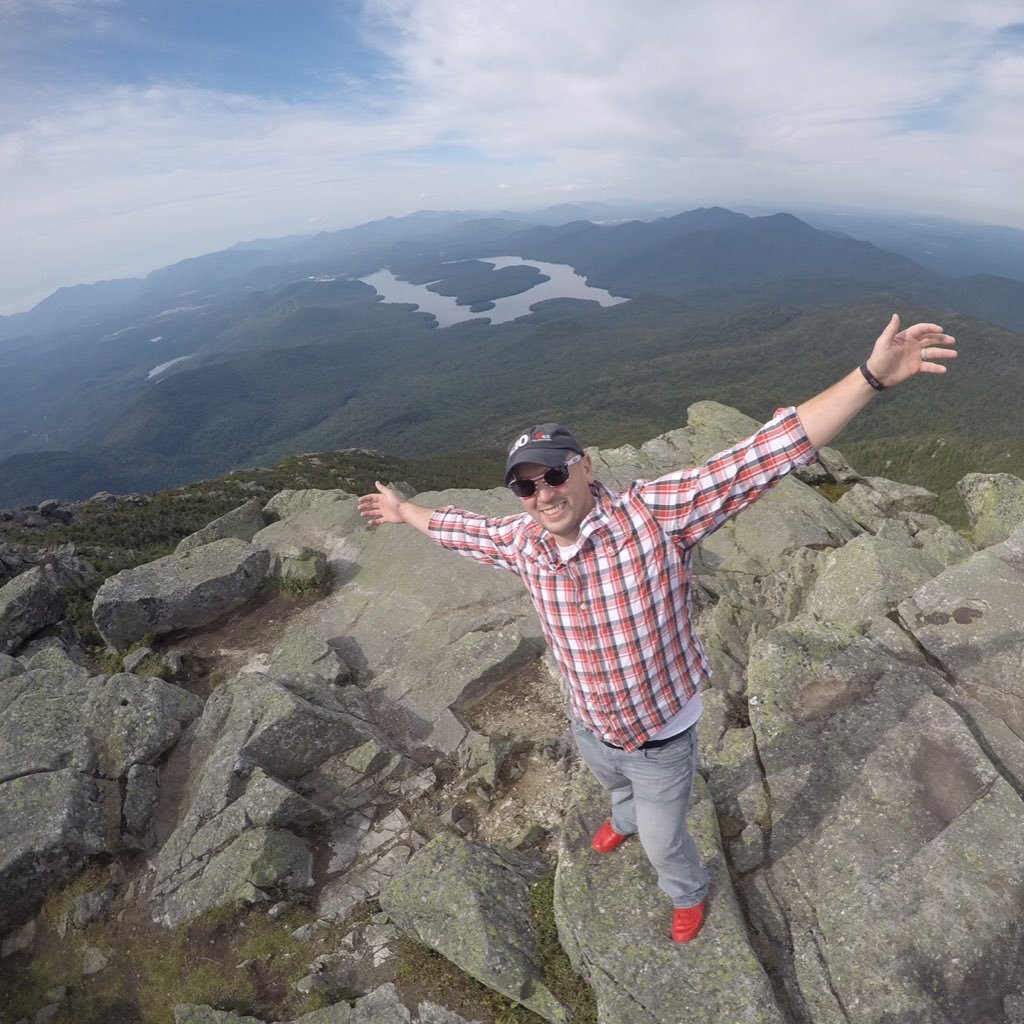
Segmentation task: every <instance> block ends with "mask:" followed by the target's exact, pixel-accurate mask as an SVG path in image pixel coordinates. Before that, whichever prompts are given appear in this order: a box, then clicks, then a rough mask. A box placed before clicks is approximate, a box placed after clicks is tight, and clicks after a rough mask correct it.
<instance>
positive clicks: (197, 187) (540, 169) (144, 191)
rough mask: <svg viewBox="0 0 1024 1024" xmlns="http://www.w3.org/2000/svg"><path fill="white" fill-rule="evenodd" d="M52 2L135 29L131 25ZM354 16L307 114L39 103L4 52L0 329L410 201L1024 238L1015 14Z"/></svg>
mask: <svg viewBox="0 0 1024 1024" xmlns="http://www.w3.org/2000/svg"><path fill="white" fill-rule="evenodd" d="M339 2H341V0H339ZM39 6H40V5H39V4H36V5H35V10H36V11H38V8H39ZM349 6H351V5H349ZM51 7H53V8H54V9H56V10H58V11H59V12H62V13H64V14H70V13H73V12H83V13H84V15H89V14H95V13H96V12H100V13H101V14H102V15H103V16H104V18H103V20H102V22H98V23H96V24H95V26H94V28H95V31H96V32H97V33H101V34H102V35H103V37H104V38H111V37H117V38H123V39H126V38H129V37H130V36H131V31H130V29H129V28H128V27H125V26H123V25H120V24H119V23H118V22H117V18H119V17H120V16H122V15H123V14H124V12H125V11H126V10H128V8H126V7H124V6H119V5H117V4H113V3H103V2H101V0H96V2H95V3H85V2H82V3H74V2H73V0H64V2H60V3H58V2H56V0H52V2H51ZM28 8H29V5H28V4H27V2H26V3H12V2H11V0H0V18H4V19H12V20H19V19H20V20H19V24H22V28H23V29H24V21H25V18H27V15H26V13H25V12H26V11H27V10H28ZM364 14H365V20H364V23H363V28H364V30H365V32H366V37H367V39H369V40H370V41H371V45H373V46H375V47H377V48H378V50H379V53H378V56H379V62H378V63H376V64H372V63H368V64H367V67H368V68H369V70H366V68H364V70H363V72H362V74H361V77H358V76H357V75H356V72H355V71H354V70H353V69H352V68H348V67H345V68H338V69H337V74H336V76H335V80H336V82H337V83H339V85H338V93H337V95H336V96H335V97H333V98H331V99H328V100H321V101H320V102H317V103H312V102H307V103H299V102H289V103H285V102H282V101H280V100H274V99H269V98H264V97H260V96H255V95H242V94H236V95H231V94H226V93H224V92H215V91H212V90H209V89H201V88H195V87H191V88H185V87H181V86H178V85H173V84H170V83H168V82H163V83H159V82H151V81H150V82H145V83H137V84H124V83H123V82H122V83H121V84H117V85H111V84H109V83H107V84H102V83H99V82H97V80H96V79H95V78H90V79H89V80H88V81H85V82H80V83H78V84H77V87H76V88H74V89H73V90H72V89H70V88H69V87H67V86H66V85H65V84H63V83H58V84H57V85H54V84H53V83H50V84H48V85H46V86H43V85H40V84H39V83H38V82H36V81H34V79H33V70H32V69H33V65H32V64H31V61H30V59H29V58H30V56H31V53H32V52H33V50H34V47H37V46H38V45H39V39H38V38H35V39H31V38H27V39H15V37H14V36H11V37H10V38H9V39H8V42H7V43H0V56H9V57H10V58H11V59H10V60H8V61H6V63H7V64H8V71H6V72H4V73H2V77H0V84H2V85H5V86H6V85H7V84H9V83H11V82H12V75H14V76H15V77H17V81H16V82H14V85H16V86H18V88H13V89H6V88H5V89H4V90H3V95H4V96H6V97H7V99H0V125H5V126H6V127H5V128H3V129H2V130H0V194H2V195H4V197H5V203H4V212H3V214H2V215H0V216H2V221H0V229H2V231H3V235H4V238H5V252H6V253H7V255H5V257H4V259H5V261H9V263H10V266H5V267H4V268H3V270H2V273H0V287H2V288H3V289H4V291H3V293H0V310H6V311H11V310H12V309H15V308H24V307H25V306H26V305H27V303H28V302H29V301H35V300H37V299H38V298H41V297H42V295H44V294H46V293H47V292H49V291H50V290H52V289H53V288H54V287H56V286H58V285H59V284H70V283H74V282H77V281H83V280H93V279H97V278H99V277H105V276H116V275H125V274H138V273H143V272H145V271H147V270H149V269H152V268H153V267H156V266H160V265H163V264H165V263H168V262H171V261H173V260H175V259H180V258H183V257H185V256H190V255H195V254H198V253H200V252H204V251H209V250H210V249H213V248H219V247H223V246H226V245H229V244H231V243H232V242H234V241H236V240H239V239H243V238H251V237H260V236H264V237H265V236H270V235H274V234H291V233H294V232H295V231H298V230H302V229H303V225H307V224H312V223H316V224H317V225H318V226H323V227H326V228H330V227H340V226H344V225H346V224H352V223H357V222H359V221H363V220H368V219H372V218H374V217H378V216H383V215H385V214H389V213H391V214H402V213H405V212H409V211H411V210H413V209H415V208H417V207H418V206H421V205H424V203H425V201H426V200H428V199H429V202H430V204H431V205H433V206H438V207H443V206H451V207H459V208H465V207H468V206H487V205H495V206H497V205H502V204H508V203H512V202H519V203H528V202H537V203H542V202H548V201H557V200H558V199H559V198H564V197H566V196H569V197H573V196H576V197H582V196H586V195H596V196H597V195H604V196H616V195H622V196H634V197H637V198H668V199H678V200H679V201H681V202H687V201H692V202H693V203H702V202H720V203H723V204H726V205H728V204H729V203H730V202H731V203H737V204H738V203H742V202H744V201H749V202H765V203H775V204H777V205H779V206H784V205H785V203H786V202H787V201H791V202H795V201H809V202H810V201H814V202H826V203H833V204H835V205H838V206H853V205H864V206H869V207H873V208H888V209H893V210H905V211H906V212H909V213H921V214H926V213H935V214H945V215H950V216H961V217H964V218H967V219H975V220H987V221H990V222H994V223H1007V224H1012V225H1014V226H1018V227H1024V194H1022V193H1021V190H1020V189H1019V187H1018V185H1017V178H1018V176H1019V167H1020V166H1021V164H1022V161H1024V136H1022V133H1021V132H1020V130H1019V118H1020V114H1019V112H1020V110H1021V109H1022V104H1024V56H1022V52H1021V39H1022V36H1021V35H1020V34H1019V33H1012V32H1011V33H1007V32H1005V31H1002V30H1004V29H1005V28H1006V27H1007V26H1009V25H1012V24H1013V22H1014V19H1015V18H1019V17H1020V15H1019V13H1018V9H1017V6H1016V4H1015V3H1004V2H1002V0H983V2H981V3H978V4H970V5H967V4H963V3H962V2H960V0H957V2H956V3H954V2H952V0H888V2H882V0H864V2H862V3H860V4H857V5H823V4H820V3H817V2H812V0H775V2H773V3H772V4H765V3H763V0H723V2H722V3H720V4H715V5H710V4H700V5H698V4H682V3H679V2H678V0H634V2H632V3H630V4H628V5H626V4H622V3H621V0H559V3H557V4H553V3H547V4H539V3H536V2H528V0H520V2H512V0H508V2H506V3H502V4H495V3H493V2H491V0H489V2H487V3H483V2H480V0H460V2H459V3H458V4H453V3H451V2H450V0H367V2H366V3H365V5H364ZM15 16H18V18H16V17H15ZM81 23H83V24H84V23H90V24H91V22H89V18H88V17H83V19H81ZM12 40H13V41H12ZM1014 40H1016V45H1014ZM26 55H28V56H26ZM19 61H20V62H21V63H19ZM19 76H20V77H19ZM27 83H28V84H27ZM30 86H31V87H30ZM56 90H62V91H56ZM5 107H6V109H5Z"/></svg>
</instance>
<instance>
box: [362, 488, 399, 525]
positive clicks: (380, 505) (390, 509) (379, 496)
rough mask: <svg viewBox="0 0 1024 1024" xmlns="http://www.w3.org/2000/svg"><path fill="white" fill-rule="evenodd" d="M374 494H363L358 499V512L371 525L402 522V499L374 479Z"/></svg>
mask: <svg viewBox="0 0 1024 1024" xmlns="http://www.w3.org/2000/svg"><path fill="white" fill-rule="evenodd" d="M374 486H375V487H376V488H377V493H376V494H364V495H363V496H362V497H361V498H360V499H359V514H360V515H361V516H362V517H363V518H364V519H365V520H366V521H367V522H368V523H369V524H370V525H371V526H380V525H381V524H383V523H396V524H397V523H404V522H405V519H404V518H403V517H402V507H401V506H402V499H401V498H400V497H399V496H398V495H397V494H396V493H395V492H394V491H393V490H391V488H390V487H385V486H384V484H382V483H381V482H380V481H379V480H375V481H374Z"/></svg>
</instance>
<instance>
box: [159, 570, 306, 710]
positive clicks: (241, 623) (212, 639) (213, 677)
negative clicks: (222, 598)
mask: <svg viewBox="0 0 1024 1024" xmlns="http://www.w3.org/2000/svg"><path fill="white" fill-rule="evenodd" d="M317 600H318V598H316V597H294V596H292V595H290V594H282V593H280V592H278V591H276V590H272V591H268V592H267V593H266V594H264V595H262V596H261V597H260V598H259V599H257V600H256V601H255V602H250V603H249V604H248V605H246V606H245V607H244V608H242V609H241V610H239V611H237V612H232V613H231V614H230V615H227V616H225V617H224V618H223V619H221V620H220V621H219V622H217V623H215V624H214V625H213V626H212V627H204V628H203V630H202V631H197V632H194V633H179V634H175V635H173V636H171V637H169V638H167V639H165V640H163V641H161V642H160V643H159V644H158V645H157V650H158V651H160V652H174V653H177V654H179V655H181V656H182V657H183V658H185V659H187V660H189V661H190V662H191V663H192V664H194V665H197V666H201V669H200V670H199V671H198V672H197V673H196V674H197V675H198V676H201V677H202V678H203V679H206V680H208V681H210V685H208V686H206V687H205V691H206V693H208V692H209V691H210V690H211V689H213V686H215V685H216V684H217V683H218V682H222V681H223V680H224V679H228V678H230V677H231V676H233V675H235V674H236V673H237V672H240V671H241V670H242V669H244V668H246V667H247V666H250V665H253V664H255V663H258V662H259V660H260V659H261V658H263V659H266V658H268V657H269V656H270V654H271V653H272V652H273V650H274V648H275V647H276V646H277V644H278V641H279V640H280V639H281V636H282V634H283V633H284V631H285V629H286V628H287V627H288V624H289V622H290V621H291V620H292V618H293V617H294V616H295V615H297V614H298V613H299V612H301V611H302V610H303V609H305V608H307V607H309V605H311V604H315V603H316V602H317ZM194 682H196V683H200V682H201V680H195V681H194ZM186 688H188V689H192V690H193V691H194V692H195V691H196V690H197V687H196V686H195V685H193V686H187V687H186ZM198 689H199V690H202V689H203V687H202V686H201V685H200V686H199V687H198ZM203 695H204V696H205V694H203Z"/></svg>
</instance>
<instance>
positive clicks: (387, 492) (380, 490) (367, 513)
mask: <svg viewBox="0 0 1024 1024" xmlns="http://www.w3.org/2000/svg"><path fill="white" fill-rule="evenodd" d="M375 486H376V488H377V493H376V494H364V495H363V496H362V497H361V498H360V499H359V514H360V515H361V516H362V517H363V518H364V519H365V520H366V521H367V522H368V523H369V524H370V525H371V526H381V525H382V524H384V523H408V524H409V526H415V527H416V529H417V530H419V531H420V533H422V534H423V535H424V536H427V537H429V536H430V517H431V516H432V515H433V514H434V509H432V508H426V507H425V506H423V505H417V504H416V503H415V502H413V501H406V500H404V499H403V498H401V497H399V495H398V494H396V493H395V492H394V491H393V490H391V488H390V487H385V486H384V484H382V483H381V482H380V481H379V480H377V481H375Z"/></svg>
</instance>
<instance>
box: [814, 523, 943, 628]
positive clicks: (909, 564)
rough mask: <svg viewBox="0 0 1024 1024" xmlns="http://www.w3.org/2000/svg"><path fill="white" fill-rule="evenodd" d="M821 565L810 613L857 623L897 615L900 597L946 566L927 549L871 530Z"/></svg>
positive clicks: (836, 620) (822, 617) (864, 623)
mask: <svg viewBox="0 0 1024 1024" xmlns="http://www.w3.org/2000/svg"><path fill="white" fill-rule="evenodd" d="M819 566H820V568H819V572H818V578H817V579H816V580H815V581H814V584H813V585H812V586H811V588H810V592H809V593H808V595H807V598H806V603H805V609H806V611H808V612H809V613H810V614H811V615H813V616H814V617H815V618H819V619H824V620H827V621H829V622H842V623H849V624H850V625H852V626H858V625H864V626H866V625H867V624H868V623H869V622H871V621H872V620H873V619H880V618H884V617H885V616H887V615H890V614H892V612H893V611H895V609H896V606H897V604H899V602H900V601H902V600H904V599H906V598H907V597H909V596H910V595H911V594H912V593H913V592H914V591H915V590H916V589H917V588H918V587H919V586H920V585H921V584H922V583H924V582H926V581H927V580H930V579H931V578H932V577H933V576H935V575H937V574H938V573H939V571H940V570H941V569H942V566H941V565H940V564H939V563H937V562H934V561H932V559H930V558H929V557H928V556H927V555H925V554H924V553H923V552H921V551H918V550H915V549H914V548H912V547H909V546H906V545H904V544H899V543H893V542H891V541H887V540H883V539H882V538H881V537H873V536H871V535H870V534H864V535H862V536H860V537H854V538H853V540H851V541H850V542H849V543H847V544H844V545H843V546H842V547H841V548H837V549H835V550H834V551H829V552H827V553H826V554H825V556H824V557H823V558H822V559H821V561H820V563H819Z"/></svg>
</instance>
